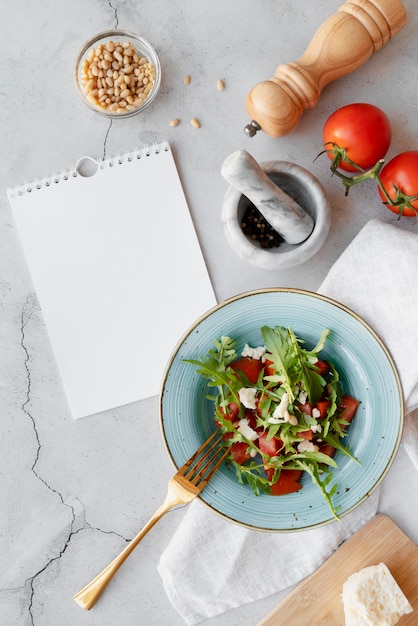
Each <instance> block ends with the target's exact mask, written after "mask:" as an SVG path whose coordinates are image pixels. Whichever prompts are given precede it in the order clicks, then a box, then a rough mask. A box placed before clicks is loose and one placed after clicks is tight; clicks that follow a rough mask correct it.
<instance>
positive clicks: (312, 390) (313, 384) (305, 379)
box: [289, 329, 328, 406]
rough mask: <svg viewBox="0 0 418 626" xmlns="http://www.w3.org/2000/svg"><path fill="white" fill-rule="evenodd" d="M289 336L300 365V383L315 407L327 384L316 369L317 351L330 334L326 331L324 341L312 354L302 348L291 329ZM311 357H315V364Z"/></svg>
mask: <svg viewBox="0 0 418 626" xmlns="http://www.w3.org/2000/svg"><path fill="white" fill-rule="evenodd" d="M289 335H290V338H291V340H292V344H293V349H294V351H295V354H296V357H297V360H298V364H299V370H300V381H301V382H302V385H303V388H304V389H305V391H307V393H308V398H309V402H310V403H311V404H312V405H314V406H315V404H316V403H317V402H318V400H319V399H320V397H321V396H322V394H323V391H324V387H325V384H326V383H325V380H324V379H323V377H322V376H321V375H320V374H318V372H317V371H316V369H314V364H315V363H316V361H317V357H316V352H315V350H316V351H318V346H321V345H323V343H324V341H325V338H326V337H327V335H328V333H326V331H324V332H323V333H322V335H321V338H322V341H320V342H319V343H318V344H317V346H316V347H315V348H314V350H312V351H310V352H308V351H307V350H304V349H303V348H301V347H300V345H299V343H298V340H297V338H296V336H295V334H294V333H293V331H292V330H291V329H289ZM311 357H314V363H313V362H312V360H311Z"/></svg>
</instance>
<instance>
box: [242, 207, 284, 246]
mask: <svg viewBox="0 0 418 626" xmlns="http://www.w3.org/2000/svg"><path fill="white" fill-rule="evenodd" d="M241 228H242V231H243V233H244V234H245V235H247V237H249V238H250V239H251V240H252V241H258V243H259V244H260V246H261V247H262V248H266V249H267V248H277V247H278V246H280V244H281V243H282V242H283V241H284V239H283V237H282V236H281V235H279V233H278V232H277V231H276V230H274V228H273V227H272V226H271V225H270V224H269V223H268V221H267V220H266V219H265V218H264V217H263V215H262V214H261V213H260V211H259V210H258V209H257V207H256V206H254V204H252V203H250V204H249V205H248V207H247V208H246V210H245V213H244V216H243V218H242V220H241Z"/></svg>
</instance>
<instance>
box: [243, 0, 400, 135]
mask: <svg viewBox="0 0 418 626" xmlns="http://www.w3.org/2000/svg"><path fill="white" fill-rule="evenodd" d="M406 20H407V16H406V11H405V9H404V6H403V5H402V2H401V1H400V0H347V2H345V4H343V5H342V6H341V7H340V8H339V9H338V11H337V12H336V13H334V15H332V16H331V17H329V18H328V19H327V20H326V21H325V22H324V23H323V24H322V26H320V27H319V29H318V30H317V32H316V33H315V35H314V37H313V39H312V41H311V43H310V44H309V46H308V48H307V50H306V52H305V53H304V54H303V56H301V57H300V58H299V59H298V60H297V61H294V62H290V63H287V64H283V65H279V66H278V67H277V69H276V72H275V74H274V77H273V78H270V80H266V81H263V82H261V83H258V84H257V85H255V87H253V89H252V90H251V91H250V92H249V94H248V96H247V101H246V108H247V112H248V114H249V116H250V118H251V120H252V121H251V123H250V124H248V126H246V128H245V132H246V133H247V134H248V135H250V136H253V135H255V133H256V132H257V130H263V131H264V132H265V133H266V134H267V135H270V136H271V137H281V136H283V135H286V134H287V133H289V132H290V131H291V130H292V129H293V128H294V127H295V126H296V125H297V123H298V122H299V118H300V116H301V115H302V113H303V111H304V110H307V109H313V108H314V107H315V106H316V103H317V102H318V99H319V96H320V93H321V91H322V89H323V88H324V87H325V85H327V84H328V83H330V82H332V81H333V80H335V79H337V78H340V77H341V76H344V75H345V74H349V73H350V72H352V71H354V70H356V69H357V68H358V67H360V66H361V65H363V64H364V63H365V62H366V61H367V59H369V58H370V57H371V56H372V55H373V54H374V53H375V52H377V51H378V50H380V48H381V47H382V46H383V45H384V44H385V43H387V42H388V41H389V40H390V39H391V38H392V37H394V36H395V35H396V34H397V33H398V32H399V31H400V30H401V29H402V28H403V27H404V26H405V24H406Z"/></svg>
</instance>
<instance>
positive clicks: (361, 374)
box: [160, 289, 404, 532]
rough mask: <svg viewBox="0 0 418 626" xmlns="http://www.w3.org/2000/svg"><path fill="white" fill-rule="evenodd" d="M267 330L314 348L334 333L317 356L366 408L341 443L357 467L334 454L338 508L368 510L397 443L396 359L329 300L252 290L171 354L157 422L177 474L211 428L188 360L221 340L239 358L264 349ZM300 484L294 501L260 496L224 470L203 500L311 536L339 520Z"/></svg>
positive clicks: (229, 513) (216, 311) (214, 313)
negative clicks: (227, 340) (287, 331)
mask: <svg viewBox="0 0 418 626" xmlns="http://www.w3.org/2000/svg"><path fill="white" fill-rule="evenodd" d="M263 325H268V326H275V325H281V326H290V327H291V328H292V329H293V330H294V332H295V333H296V335H297V336H298V337H300V338H301V339H304V340H305V341H306V343H307V345H308V347H310V346H313V345H315V344H316V342H317V340H318V338H319V337H320V335H321V332H322V331H323V330H324V329H325V328H329V329H330V330H331V333H330V335H329V337H328V340H327V342H326V346H325V348H324V350H323V351H322V352H321V358H323V359H326V360H330V361H332V362H333V363H334V365H335V366H336V368H337V370H338V371H339V373H340V377H341V382H342V386H343V391H344V393H346V394H349V395H352V396H354V397H355V398H357V399H358V400H360V406H359V409H358V411H357V415H356V417H355V419H354V421H353V423H352V424H351V426H350V429H349V435H348V437H347V438H346V439H345V440H344V443H346V442H347V443H348V445H349V446H350V450H351V451H352V453H353V454H354V456H355V457H357V458H358V459H359V461H360V463H361V465H359V464H357V463H356V462H355V461H353V460H351V459H350V458H348V457H347V456H345V455H343V454H341V453H337V454H336V455H335V461H336V462H337V464H338V469H335V470H333V482H335V483H337V485H338V490H337V492H336V494H335V495H334V497H333V504H334V506H335V507H336V508H337V512H338V514H339V516H340V517H341V516H343V515H345V514H347V513H348V512H349V511H352V510H353V509H354V508H355V507H357V506H358V505H359V504H360V503H361V502H363V501H364V500H365V499H366V498H367V497H368V496H369V495H370V494H371V492H372V491H373V490H374V489H375V488H376V487H377V485H378V484H379V483H380V482H381V481H382V479H383V478H384V476H385V474H386V473H387V471H388V470H389V467H390V465H391V463H392V461H393V459H394V457H395V454H396V452H397V449H398V447H399V443H400V439H401V434H402V428H403V415H404V402H403V396H402V390H401V386H400V381H399V376H398V374H397V371H396V369H395V366H394V363H393V361H392V358H391V357H390V355H389V353H388V351H387V349H386V348H385V346H384V345H383V343H382V341H381V340H380V339H379V337H378V336H377V335H376V333H375V332H374V331H373V330H372V328H370V326H368V325H367V324H366V323H365V322H364V321H363V320H362V319H361V318H360V317H359V316H358V315H357V314H356V313H354V312H353V311H351V310H349V309H348V308H346V307H345V306H343V305H342V304H339V303H338V302H335V301H333V300H331V299H329V298H326V297H324V296H321V295H318V294H315V293H311V292H308V291H302V290H297V289H265V290H260V291H253V292H249V293H244V294H241V295H239V296H236V297H234V298H231V299H229V300H226V301H225V302H222V303H221V304H219V305H218V306H216V307H214V308H213V309H211V310H210V311H208V312H207V313H206V314H205V315H204V316H203V317H201V318H200V319H199V320H197V321H196V323H195V324H194V325H193V326H192V327H191V328H190V329H189V331H188V332H187V333H186V334H185V336H184V337H183V338H182V339H181V340H180V341H179V343H178V345H177V347H176V348H175V350H174V352H173V354H172V357H171V359H170V361H169V363H168V366H167V369H166V372H165V375H164V379H163V384H162V389H161V398H160V420H161V428H162V433H163V437H164V441H165V443H166V447H167V450H168V453H169V455H170V457H171V459H172V461H173V463H174V465H175V467H176V468H178V467H180V466H181V465H182V464H183V463H184V461H185V460H186V459H188V458H189V457H190V456H191V455H192V454H193V452H194V451H195V450H196V449H197V448H198V447H199V446H200V445H201V444H202V443H203V441H205V439H206V438H207V437H208V435H209V434H210V432H212V431H213V430H215V423H214V420H213V409H214V407H213V402H211V401H209V400H207V399H206V395H207V394H208V392H209V390H208V386H207V381H206V380H204V379H203V378H202V377H201V376H199V375H198V374H197V373H196V371H195V367H194V366H193V365H190V364H189V363H185V362H184V359H201V358H202V356H204V355H206V354H207V353H208V351H209V349H211V348H213V340H214V339H217V338H220V337H221V336H222V335H227V336H230V337H232V338H234V339H235V341H236V343H237V352H240V351H241V350H242V348H243V347H244V345H245V343H249V344H250V345H253V346H257V345H262V343H263V340H262V337H261V332H260V328H261V327H262V326H263ZM302 481H303V488H302V489H301V490H300V491H298V492H297V493H293V494H289V495H285V496H269V495H264V494H263V495H259V496H255V495H254V494H253V492H252V491H251V488H250V487H249V486H247V485H241V484H239V483H238V481H237V479H236V477H235V472H234V469H233V468H232V467H230V466H228V464H227V463H223V465H222V467H221V468H220V470H218V472H217V474H216V475H215V477H214V478H213V479H212V481H211V482H210V483H209V485H208V486H207V487H206V489H205V490H204V491H203V493H202V494H201V496H200V498H201V500H202V501H203V502H205V503H206V504H207V505H208V506H209V507H210V508H211V509H212V510H213V511H215V512H216V513H218V514H220V515H222V516H224V517H225V518H227V519H229V520H230V521H232V522H235V523H238V524H241V525H245V526H247V527H250V528H253V529H258V530H268V531H286V532H289V531H294V530H306V529H308V528H313V527H316V526H320V525H323V524H326V523H328V522H330V521H333V520H334V519H335V518H334V517H333V516H332V514H331V512H330V509H329V507H328V505H327V503H326V502H325V500H324V499H323V496H322V494H321V492H320V491H319V489H318V487H316V486H315V485H313V484H312V482H311V479H310V478H309V476H307V477H304V478H303V479H302Z"/></svg>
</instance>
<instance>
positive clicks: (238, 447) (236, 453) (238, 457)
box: [230, 441, 251, 465]
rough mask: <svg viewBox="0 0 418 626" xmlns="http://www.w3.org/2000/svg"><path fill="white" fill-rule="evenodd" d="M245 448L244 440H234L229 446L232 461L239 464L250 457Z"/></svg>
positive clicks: (246, 445)
mask: <svg viewBox="0 0 418 626" xmlns="http://www.w3.org/2000/svg"><path fill="white" fill-rule="evenodd" d="M247 450H248V443H245V442H244V441H236V442H235V443H233V444H232V446H231V448H230V451H231V454H232V456H233V457H234V461H235V462H236V463H238V464H239V465H242V464H243V463H245V462H246V461H248V460H249V459H250V458H251V457H250V455H249V454H248V452H247Z"/></svg>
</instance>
